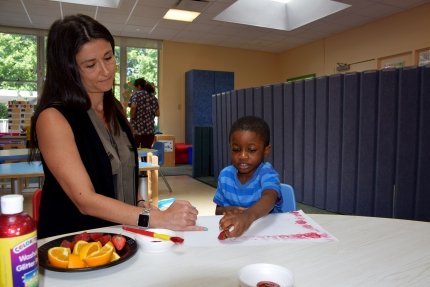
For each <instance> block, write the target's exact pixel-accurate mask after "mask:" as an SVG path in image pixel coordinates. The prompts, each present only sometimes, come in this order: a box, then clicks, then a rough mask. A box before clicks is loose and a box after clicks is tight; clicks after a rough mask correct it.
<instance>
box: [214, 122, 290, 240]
mask: <svg viewBox="0 0 430 287" xmlns="http://www.w3.org/2000/svg"><path fill="white" fill-rule="evenodd" d="M229 144H230V149H231V161H232V164H231V165H229V166H227V167H225V168H224V169H223V170H222V171H221V173H220V175H219V177H218V187H217V190H216V193H215V196H214V199H213V201H214V202H215V204H216V205H217V207H216V210H215V214H216V215H221V214H224V216H223V217H222V218H221V220H220V229H222V230H224V236H225V237H238V236H240V235H242V234H243V233H244V232H245V231H246V230H247V229H248V228H249V226H251V224H252V223H253V222H254V221H255V220H257V219H258V218H260V217H262V216H264V215H266V214H268V213H270V212H280V210H281V207H280V203H281V202H282V196H281V186H280V182H279V175H278V173H277V172H276V171H275V170H274V169H273V167H272V165H271V164H270V163H269V162H265V161H264V158H265V157H266V156H267V155H268V154H269V153H270V151H271V148H272V147H271V145H270V129H269V126H268V125H267V123H266V122H265V121H264V120H263V119H261V118H258V117H255V116H245V117H242V118H240V119H238V120H237V121H236V122H235V123H234V124H233V125H232V127H231V130H230V134H229Z"/></svg>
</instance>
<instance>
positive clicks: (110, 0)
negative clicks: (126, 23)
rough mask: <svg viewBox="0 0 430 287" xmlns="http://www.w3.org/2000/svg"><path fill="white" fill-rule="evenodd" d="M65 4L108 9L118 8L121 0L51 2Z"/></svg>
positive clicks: (58, 0) (60, 0)
mask: <svg viewBox="0 0 430 287" xmlns="http://www.w3.org/2000/svg"><path fill="white" fill-rule="evenodd" d="M51 1H57V2H64V3H72V4H79V5H89V6H99V7H108V8H118V6H119V2H121V0H51Z"/></svg>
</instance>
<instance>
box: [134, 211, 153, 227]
mask: <svg viewBox="0 0 430 287" xmlns="http://www.w3.org/2000/svg"><path fill="white" fill-rule="evenodd" d="M150 214H151V209H150V208H147V207H145V208H144V209H143V210H142V213H141V214H139V218H138V219H137V225H138V226H140V227H149V215H150Z"/></svg>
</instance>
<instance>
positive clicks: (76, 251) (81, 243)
mask: <svg viewBox="0 0 430 287" xmlns="http://www.w3.org/2000/svg"><path fill="white" fill-rule="evenodd" d="M87 244H88V242H87V241H84V240H78V241H77V242H76V243H75V246H74V247H73V254H75V255H79V251H80V250H81V248H82V247H83V246H85V245H87Z"/></svg>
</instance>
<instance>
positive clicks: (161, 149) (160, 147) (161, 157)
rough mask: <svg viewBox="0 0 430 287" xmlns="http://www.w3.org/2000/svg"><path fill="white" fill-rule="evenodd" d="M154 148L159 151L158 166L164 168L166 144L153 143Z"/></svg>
mask: <svg viewBox="0 0 430 287" xmlns="http://www.w3.org/2000/svg"><path fill="white" fill-rule="evenodd" d="M152 148H153V149H155V150H157V156H158V165H159V166H162V165H163V163H164V143H163V142H160V141H156V142H154V143H153V145H152Z"/></svg>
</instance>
